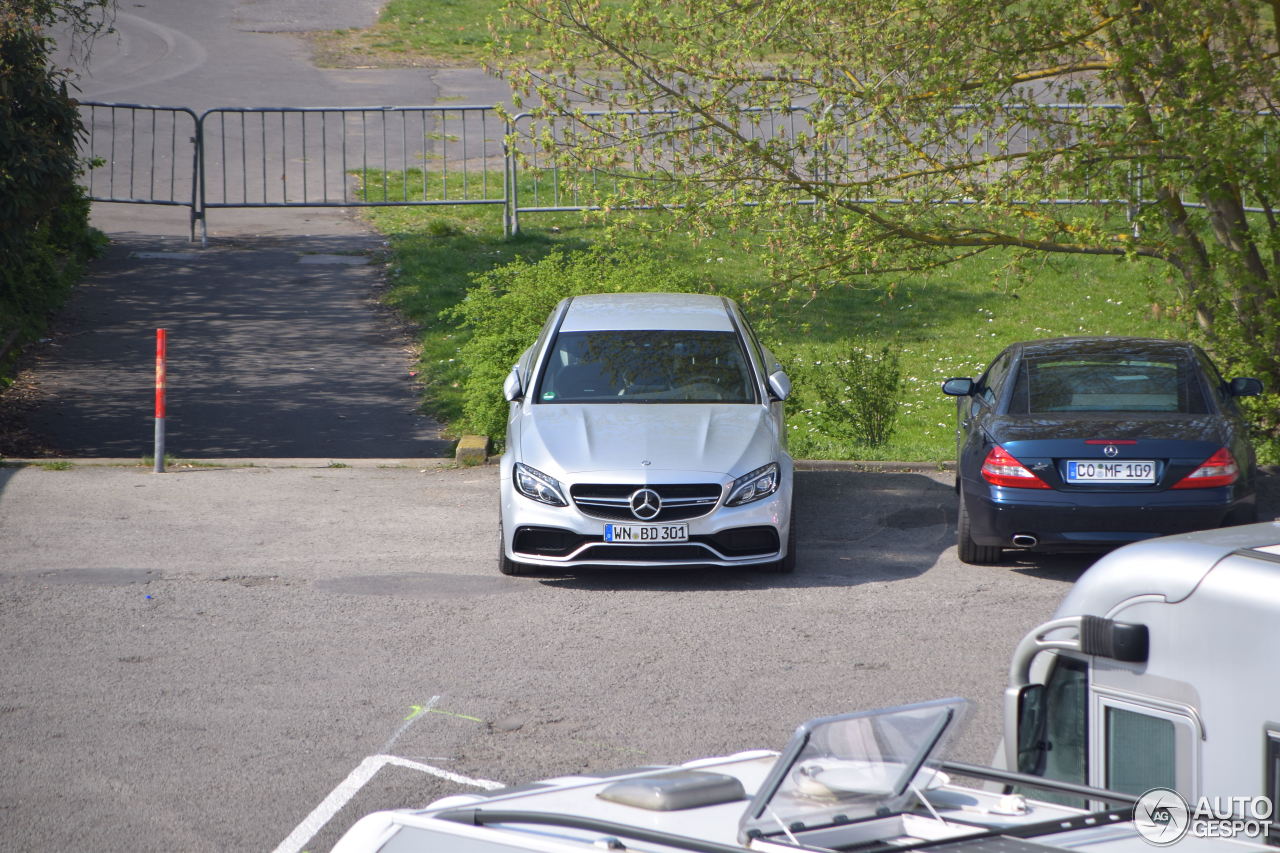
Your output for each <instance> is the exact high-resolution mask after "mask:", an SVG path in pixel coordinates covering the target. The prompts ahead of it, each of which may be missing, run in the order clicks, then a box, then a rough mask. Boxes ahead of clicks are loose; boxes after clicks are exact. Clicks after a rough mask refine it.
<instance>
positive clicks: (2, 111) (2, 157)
mask: <svg viewBox="0 0 1280 853" xmlns="http://www.w3.org/2000/svg"><path fill="white" fill-rule="evenodd" d="M99 5H100V3H99V2H97V0H80V2H79V3H70V2H68V3H65V4H64V3H58V2H50V0H41V2H36V3H31V2H27V3H25V4H17V3H15V4H12V5H6V8H5V9H4V10H3V11H0V344H4V343H6V342H8V341H10V340H12V339H15V338H16V340H18V341H23V340H29V339H31V338H33V337H35V336H36V335H37V334H39V332H40V331H41V330H42V329H43V327H44V325H45V324H46V323H47V321H48V317H49V314H50V313H52V311H53V310H54V309H56V308H57V307H58V306H59V305H61V304H62V300H63V299H64V298H65V296H66V293H67V291H68V290H69V289H70V287H71V285H72V284H73V283H74V282H75V280H76V279H77V278H78V276H79V272H80V266H81V262H82V261H83V260H85V259H86V258H87V257H88V256H89V255H90V254H91V253H92V252H93V251H94V249H95V248H96V247H97V246H98V245H99V240H100V235H97V234H96V232H94V231H93V230H92V229H90V228H89V225H88V212H89V206H88V202H87V201H86V199H85V197H84V193H83V192H82V191H81V189H80V188H79V187H78V186H77V185H76V179H77V177H78V175H79V173H80V166H81V164H80V162H79V159H78V158H77V155H76V135H77V134H78V133H80V132H81V124H80V118H79V114H78V113H77V108H76V103H75V101H73V100H72V99H71V98H70V96H69V95H68V94H67V86H66V79H65V76H64V74H63V72H61V71H58V70H56V69H53V68H51V67H50V65H49V49H50V46H51V45H52V41H51V39H50V38H49V37H48V36H46V35H44V34H43V31H42V27H45V26H48V25H49V24H51V23H53V22H54V21H56V20H61V19H63V18H64V17H66V18H68V19H69V20H71V21H72V23H73V24H75V25H77V26H79V25H81V24H85V22H83V21H81V20H80V19H79V17H78V16H81V15H84V14H87V12H88V10H89V9H90V8H92V7H96V6H99ZM85 25H86V26H87V24H85ZM3 369H4V365H0V377H2V376H3Z"/></svg>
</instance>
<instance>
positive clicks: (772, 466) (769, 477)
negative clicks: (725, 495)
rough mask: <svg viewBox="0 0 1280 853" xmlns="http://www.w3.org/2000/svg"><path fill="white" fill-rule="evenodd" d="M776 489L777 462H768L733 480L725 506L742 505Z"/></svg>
mask: <svg viewBox="0 0 1280 853" xmlns="http://www.w3.org/2000/svg"><path fill="white" fill-rule="evenodd" d="M776 491H778V463H777V462H770V463H769V464H768V465H765V466H764V467H763V468H757V469H756V470H754V471H752V472H751V473H750V474H747V475H745V476H742V477H739V478H738V479H736V480H734V481H733V486H732V487H731V488H730V489H729V500H727V501H725V506H742V505H743V504H749V503H751V502H752V501H758V500H760V499H761V498H767V497H769V495H771V494H773V493H774V492H776Z"/></svg>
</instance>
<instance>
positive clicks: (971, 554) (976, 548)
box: [956, 496, 1003, 566]
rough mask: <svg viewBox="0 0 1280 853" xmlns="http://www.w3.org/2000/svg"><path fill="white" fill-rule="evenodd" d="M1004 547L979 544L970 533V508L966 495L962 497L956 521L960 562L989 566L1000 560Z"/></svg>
mask: <svg viewBox="0 0 1280 853" xmlns="http://www.w3.org/2000/svg"><path fill="white" fill-rule="evenodd" d="M1002 551H1003V549H1002V548H1001V547H1000V546H999V545H979V544H977V543H976V542H974V541H973V537H972V536H971V535H970V533H969V510H968V509H966V508H965V505H964V497H963V496H962V497H961V498H960V519H959V521H957V522H956V554H957V556H959V557H960V562H962V563H969V564H970V565H974V566H989V565H991V564H992V563H998V562H1000V554H1001V552H1002Z"/></svg>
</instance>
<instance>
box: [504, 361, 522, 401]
mask: <svg viewBox="0 0 1280 853" xmlns="http://www.w3.org/2000/svg"><path fill="white" fill-rule="evenodd" d="M502 396H504V397H506V398H507V402H509V403H514V402H515V401H516V400H519V399H520V398H521V397H523V396H524V385H523V383H521V382H520V368H518V367H513V368H511V372H510V373H508V374H507V379H506V381H505V382H503V383H502Z"/></svg>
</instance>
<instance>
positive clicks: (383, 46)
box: [319, 0, 532, 65]
mask: <svg viewBox="0 0 1280 853" xmlns="http://www.w3.org/2000/svg"><path fill="white" fill-rule="evenodd" d="M501 9H502V0H391V2H390V3H388V4H387V5H386V7H385V8H384V9H383V10H382V14H381V15H380V16H379V18H378V21H377V23H375V24H374V25H373V26H372V27H370V28H368V29H365V30H340V31H338V32H334V33H325V34H321V35H320V36H319V43H320V49H321V52H322V54H326V55H330V56H332V55H334V54H336V53H345V54H346V55H347V56H348V62H350V61H351V60H352V59H355V60H359V59H360V58H362V57H364V58H367V59H368V62H369V64H389V65H396V64H433V63H434V64H441V63H448V64H455V65H480V64H482V63H483V62H485V61H486V60H487V59H489V58H490V56H491V55H492V50H491V47H490V36H489V20H490V18H495V19H496V18H497V17H498V16H499V14H500V12H501ZM511 32H512V36H513V37H515V38H517V39H524V38H527V37H530V36H531V35H532V33H529V32H526V31H524V30H514V31H511Z"/></svg>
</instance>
